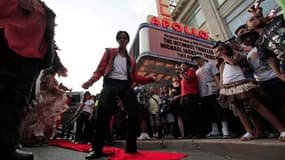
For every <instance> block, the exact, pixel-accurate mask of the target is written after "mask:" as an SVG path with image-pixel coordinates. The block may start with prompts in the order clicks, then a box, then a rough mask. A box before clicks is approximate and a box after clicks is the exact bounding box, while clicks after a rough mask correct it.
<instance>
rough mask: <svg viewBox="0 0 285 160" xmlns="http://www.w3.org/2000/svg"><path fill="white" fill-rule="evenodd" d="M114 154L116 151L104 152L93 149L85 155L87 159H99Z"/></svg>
mask: <svg viewBox="0 0 285 160" xmlns="http://www.w3.org/2000/svg"><path fill="white" fill-rule="evenodd" d="M113 155H115V153H102V152H95V151H92V152H90V153H89V154H88V155H87V156H86V157H85V159H91V160H92V159H99V158H102V157H108V156H113Z"/></svg>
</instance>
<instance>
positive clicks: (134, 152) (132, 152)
mask: <svg viewBox="0 0 285 160" xmlns="http://www.w3.org/2000/svg"><path fill="white" fill-rule="evenodd" d="M125 153H128V154H137V153H138V151H137V150H125Z"/></svg>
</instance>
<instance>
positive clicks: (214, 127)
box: [211, 123, 219, 133]
mask: <svg viewBox="0 0 285 160" xmlns="http://www.w3.org/2000/svg"><path fill="white" fill-rule="evenodd" d="M211 132H212V133H218V132H219V130H218V125H217V123H212V131H211Z"/></svg>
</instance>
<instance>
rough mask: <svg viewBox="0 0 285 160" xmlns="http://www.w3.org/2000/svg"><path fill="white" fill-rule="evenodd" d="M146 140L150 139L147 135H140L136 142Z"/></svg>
mask: <svg viewBox="0 0 285 160" xmlns="http://www.w3.org/2000/svg"><path fill="white" fill-rule="evenodd" d="M147 139H150V137H149V135H148V134H147V133H141V135H140V136H139V137H138V140H147Z"/></svg>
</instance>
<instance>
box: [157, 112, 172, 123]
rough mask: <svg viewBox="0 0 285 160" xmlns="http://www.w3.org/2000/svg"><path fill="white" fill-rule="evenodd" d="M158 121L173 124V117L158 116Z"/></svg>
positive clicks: (167, 115) (170, 114) (167, 114)
mask: <svg viewBox="0 0 285 160" xmlns="http://www.w3.org/2000/svg"><path fill="white" fill-rule="evenodd" d="M160 121H161V123H174V122H175V117H174V114H173V113H166V114H162V115H160Z"/></svg>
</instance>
